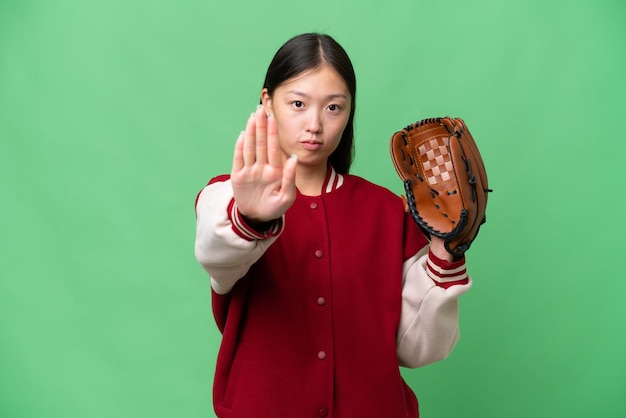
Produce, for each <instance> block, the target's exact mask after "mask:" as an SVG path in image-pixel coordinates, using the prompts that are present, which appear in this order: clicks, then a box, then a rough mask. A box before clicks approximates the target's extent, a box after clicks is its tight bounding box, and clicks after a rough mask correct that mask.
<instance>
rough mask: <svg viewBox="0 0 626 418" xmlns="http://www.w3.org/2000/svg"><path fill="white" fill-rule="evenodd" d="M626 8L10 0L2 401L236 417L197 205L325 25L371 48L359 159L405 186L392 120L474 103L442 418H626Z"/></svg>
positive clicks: (4, 5)
mask: <svg viewBox="0 0 626 418" xmlns="http://www.w3.org/2000/svg"><path fill="white" fill-rule="evenodd" d="M625 24H626V3H624V2H623V1H619V0H613V1H610V0H599V1H593V2H592V1H578V0H572V1H566V0H555V1H544V0H523V1H522V0H520V1H497V0H485V1H474V2H468V1H461V0H450V1H434V0H430V1H408V0H404V1H401V0H390V1H385V2H380V1H372V2H363V1H343V2H337V1H328V0H320V1H316V2H314V3H310V2H309V3H300V2H293V1H277V0H268V1H264V2H247V3H242V2H213V1H208V0H204V1H202V0H193V1H192V0H181V1H177V2H169V1H148V0H141V1H140V0H130V1H129V0H124V1H122V0H108V1H104V0H102V1H78V0H48V1H35V0H32V1H20V2H17V1H8V0H3V1H1V2H0V191H1V197H0V245H1V251H0V416H1V417H3V418H5V417H6V418H33V417H41V418H68V417H80V418H112V417H115V418H119V417H131V418H137V417H150V418H157V417H163V418H171V417H185V418H193V417H210V416H213V412H212V406H211V382H212V374H213V369H214V364H215V363H214V362H215V357H216V354H217V349H218V345H219V340H220V336H219V333H218V331H217V329H216V327H215V324H214V322H213V318H212V316H211V307H210V291H209V280H208V278H207V276H206V275H205V273H204V272H203V271H202V270H201V268H200V267H199V265H198V264H197V263H196V261H195V259H194V256H193V240H194V226H195V214H194V209H193V208H194V199H195V196H196V193H197V192H198V191H199V190H200V189H201V188H202V187H203V186H204V184H205V183H206V182H207V181H208V180H209V178H210V177H211V176H213V175H215V174H220V173H227V172H229V170H230V163H231V159H232V149H233V145H234V143H235V139H236V137H237V134H238V133H239V131H240V130H241V129H242V128H243V127H244V124H245V121H246V118H247V116H248V115H249V113H250V112H251V111H253V110H254V109H255V106H256V104H257V101H258V95H259V92H260V89H261V87H262V86H261V83H262V81H263V77H264V73H265V70H266V68H267V65H268V64H269V61H270V59H271V57H272V55H273V53H274V52H275V50H276V49H277V48H278V47H279V46H280V45H281V44H282V43H283V42H284V41H286V40H287V39H288V38H289V37H291V36H293V35H295V34H298V33H301V32H306V31H321V32H327V33H330V34H331V35H333V36H334V37H335V38H336V39H337V40H338V41H339V42H340V43H342V44H343V45H344V46H345V48H346V49H347V51H348V52H349V54H350V56H351V58H352V59H353V62H354V65H355V69H356V72H357V79H358V83H359V86H358V101H357V117H356V146H357V148H356V149H357V156H356V161H355V164H354V166H353V173H355V174H358V175H361V176H364V177H366V178H368V179H370V180H372V181H374V182H376V183H379V184H382V185H384V186H386V187H388V188H390V189H392V190H393V191H395V192H397V193H402V192H403V189H402V183H401V182H400V180H399V178H398V177H397V176H396V173H395V171H394V169H393V166H392V164H391V160H390V158H389V152H388V143H389V139H390V137H391V135H392V134H393V133H394V132H395V131H396V130H399V129H401V128H402V127H404V126H405V125H408V124H410V123H413V122H415V121H417V120H419V119H423V118H427V117H434V116H445V115H450V116H456V117H462V118H463V119H464V120H465V121H466V122H467V124H468V126H469V128H470V130H471V132H472V133H473V135H474V138H475V139H476V141H477V142H478V144H479V147H480V149H481V152H482V154H483V157H484V159H485V163H486V166H487V170H488V173H489V178H490V187H492V188H493V189H494V190H495V191H494V193H493V194H491V195H490V200H489V207H488V216H487V224H486V225H485V226H484V227H483V228H482V230H481V234H480V235H479V237H478V239H477V241H476V242H475V244H474V246H473V247H472V249H471V250H470V252H469V254H468V263H469V271H470V273H471V275H472V277H473V279H474V282H475V283H474V287H473V289H472V290H471V292H470V293H468V294H467V295H465V296H463V298H462V300H461V308H462V311H461V312H462V316H461V326H462V337H461V340H460V342H459V344H458V346H457V348H456V350H455V351H454V352H453V353H452V355H451V357H450V358H449V359H447V360H446V361H444V362H440V363H436V364H433V365H430V366H427V367H424V368H422V369H417V370H403V371H402V373H403V374H404V376H405V377H406V380H407V381H408V382H409V384H410V385H411V387H412V388H413V389H414V390H415V391H416V393H417V395H418V397H419V399H420V402H421V411H422V415H423V416H424V417H427V418H435V417H437V418H444V417H476V418H488V417H493V418H510V417H537V418H539V417H546V418H552V417H616V418H617V417H623V416H626V405H625V404H624V402H623V391H624V388H625V387H626V361H624V353H625V352H626V331H625V328H624V320H625V319H626V307H625V304H624V296H625V295H626V280H625V274H624V272H623V268H622V267H621V264H622V263H623V262H624V254H623V248H624V247H623V246H624V244H623V236H624V233H625V232H626V231H625V229H626V222H624V216H625V215H624V213H625V212H626V204H625V201H624V197H623V196H624V191H623V189H624V180H626V175H625V174H624V170H623V164H624V160H625V157H626V153H625V151H626V146H625V145H624V144H625V142H626V141H624V138H623V136H624V123H623V122H624V114H625V110H626V107H625V104H624V97H626V79H625V74H626V48H625V47H624V45H625V44H624V41H625V40H626V29H625V28H626V26H625ZM362 203H363V204H369V203H368V202H362ZM384 226H385V225H384V220H383V219H381V223H380V225H369V226H368V227H373V228H384ZM381 280H383V278H381ZM372 343H376V342H375V341H373V342H372ZM372 396H375V394H372Z"/></svg>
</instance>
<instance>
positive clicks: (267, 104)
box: [261, 88, 274, 115]
mask: <svg viewBox="0 0 626 418" xmlns="http://www.w3.org/2000/svg"><path fill="white" fill-rule="evenodd" d="M261 104H262V105H263V109H264V110H265V114H266V115H270V114H273V113H274V108H273V106H272V96H270V94H269V92H268V91H267V89H266V88H264V89H263V90H261Z"/></svg>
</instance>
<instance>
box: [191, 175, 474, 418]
mask: <svg viewBox="0 0 626 418" xmlns="http://www.w3.org/2000/svg"><path fill="white" fill-rule="evenodd" d="M196 217H197V230H196V243H195V255H196V258H197V260H198V261H199V263H200V264H201V265H202V267H203V268H204V269H205V270H206V272H208V274H209V276H210V281H211V288H212V309H213V315H214V318H215V321H216V324H217V327H218V328H219V330H220V332H221V333H222V342H221V346H220V350H219V354H218V358H217V363H216V370H215V376H214V385H213V403H214V408H215V411H216V413H217V415H218V417H220V418H263V417H268V418H306V417H336V418H352V417H359V418H367V417H372V418H395V417H410V418H415V417H418V416H419V413H418V402H417V399H416V396H415V395H414V393H413V391H412V390H411V389H410V388H409V387H408V385H407V384H406V383H405V381H404V380H403V379H402V377H401V375H400V370H399V366H405V367H411V368H414V367H419V366H423V365H426V364H429V363H432V362H435V361H438V360H441V359H444V358H446V357H447V356H448V355H449V353H450V352H451V350H452V348H453V347H454V345H455V344H456V342H457V340H458V337H459V328H458V298H459V296H460V295H461V294H463V293H464V292H466V291H467V290H468V289H469V287H470V286H471V280H470V278H469V277H468V275H467V273H466V269H465V260H464V259H462V260H460V261H458V262H454V263H449V262H446V261H443V260H440V259H438V258H437V257H436V256H435V255H434V254H432V253H431V252H429V250H428V241H427V239H426V238H425V237H424V235H423V234H422V232H421V231H420V230H419V228H418V227H417V226H416V225H415V223H414V222H413V220H412V219H411V217H410V215H408V214H406V213H405V211H404V205H403V203H402V200H401V199H400V198H399V197H398V196H397V195H395V194H393V193H392V192H391V191H389V190H387V189H385V188H383V187H380V186H377V185H375V184H373V183H370V182H368V181H366V180H364V179H362V178H360V177H357V176H353V175H339V174H338V173H336V172H335V171H334V170H333V169H332V167H329V170H328V174H327V177H326V180H325V183H324V187H323V190H322V194H321V195H320V196H305V195H301V194H299V193H298V195H297V197H296V200H295V202H294V204H293V205H292V206H291V207H290V208H289V210H288V211H287V212H286V213H285V215H284V216H283V217H282V218H280V219H278V220H276V221H275V222H273V223H271V225H269V227H268V228H267V230H265V231H262V232H259V231H257V230H255V229H253V228H251V227H250V226H249V225H247V224H246V222H245V221H244V219H243V218H242V216H241V214H240V213H239V211H238V209H237V205H236V203H235V201H234V199H233V192H232V187H231V183H230V179H229V177H228V176H219V177H216V178H214V179H212V180H211V181H210V182H209V184H208V185H207V186H206V187H205V188H204V189H203V190H202V191H201V192H200V193H199V194H198V196H197V199H196Z"/></svg>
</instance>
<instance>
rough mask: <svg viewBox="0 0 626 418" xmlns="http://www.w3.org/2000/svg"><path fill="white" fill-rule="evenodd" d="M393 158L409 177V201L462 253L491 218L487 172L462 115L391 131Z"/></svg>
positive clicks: (420, 221)
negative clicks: (486, 211)
mask: <svg viewBox="0 0 626 418" xmlns="http://www.w3.org/2000/svg"><path fill="white" fill-rule="evenodd" d="M390 145H391V147H390V148H391V149H390V151H391V159H392V161H393V164H394V166H395V168H396V171H397V173H398V175H399V176H400V178H401V179H402V180H403V181H404V189H405V191H406V204H407V206H408V210H409V211H410V212H411V215H412V217H413V219H414V220H415V222H416V223H417V225H419V227H420V228H421V229H422V230H423V231H424V233H425V234H426V235H427V236H428V237H430V235H434V236H437V237H440V238H442V239H444V241H445V247H446V250H447V251H448V252H449V253H450V254H452V255H454V256H455V257H462V256H463V254H464V253H465V251H467V250H468V249H469V247H470V245H471V244H472V242H473V241H474V239H475V238H476V235H477V234H478V230H479V229H480V226H481V225H482V224H483V223H485V220H486V217H485V210H486V208H487V194H488V193H489V192H491V189H489V187H488V185H487V172H486V171H485V166H484V164H483V160H482V157H481V155H480V152H479V151H478V147H477V146H476V142H474V138H472V135H471V134H470V132H469V131H468V129H467V126H465V122H463V120H462V119H460V118H454V119H453V118H450V117H445V118H430V119H424V120H421V121H419V122H417V123H414V124H413V125H409V126H407V127H406V128H404V129H402V130H401V131H399V132H396V133H395V134H394V135H393V136H392V137H391V144H390Z"/></svg>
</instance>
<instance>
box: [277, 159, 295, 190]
mask: <svg viewBox="0 0 626 418" xmlns="http://www.w3.org/2000/svg"><path fill="white" fill-rule="evenodd" d="M297 165H298V156H297V155H295V154H293V155H292V156H291V157H289V158H288V159H287V161H285V165H284V166H283V179H282V185H281V188H280V189H281V192H282V193H283V194H285V195H287V196H289V198H291V199H293V198H295V195H296V166H297Z"/></svg>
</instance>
